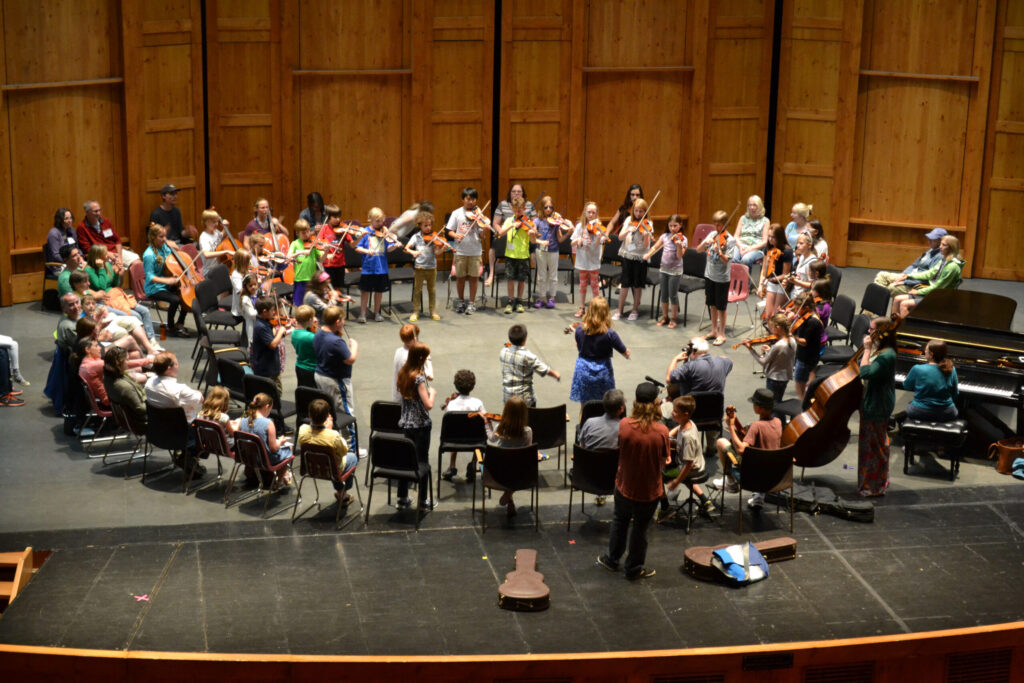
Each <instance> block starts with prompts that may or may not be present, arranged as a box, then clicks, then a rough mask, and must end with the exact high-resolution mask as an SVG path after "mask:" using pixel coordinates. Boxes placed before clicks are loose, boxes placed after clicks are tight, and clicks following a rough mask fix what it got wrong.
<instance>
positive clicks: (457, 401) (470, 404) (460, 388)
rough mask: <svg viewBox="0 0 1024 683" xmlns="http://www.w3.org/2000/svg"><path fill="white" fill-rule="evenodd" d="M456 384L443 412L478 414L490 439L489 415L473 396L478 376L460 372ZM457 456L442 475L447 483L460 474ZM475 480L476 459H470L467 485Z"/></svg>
mask: <svg viewBox="0 0 1024 683" xmlns="http://www.w3.org/2000/svg"><path fill="white" fill-rule="evenodd" d="M454 384H455V393H454V394H452V395H451V396H449V397H448V398H447V399H446V400H445V402H444V405H442V406H441V410H443V411H445V412H446V413H478V414H479V415H480V416H481V419H482V420H483V421H484V430H485V431H486V432H487V436H488V437H490V435H491V433H492V432H493V431H494V430H493V429H492V427H491V423H490V421H489V420H488V419H487V418H486V417H484V416H485V415H486V413H487V409H486V408H485V407H484V402H483V401H481V400H480V399H478V398H476V397H475V396H471V394H472V392H473V389H475V388H476V375H475V374H473V371H472V370H459V371H457V372H456V373H455V380H454ZM456 455H457V454H456V453H455V452H454V451H452V453H451V454H449V459H448V469H446V470H445V471H444V472H442V473H441V478H442V479H444V480H445V481H451V480H452V479H454V478H455V475H456V474H458V473H459V470H458V468H456V467H455V456H456ZM475 479H476V458H470V460H469V464H467V465H466V483H472V482H473V480H475Z"/></svg>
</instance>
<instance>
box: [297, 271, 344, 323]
mask: <svg viewBox="0 0 1024 683" xmlns="http://www.w3.org/2000/svg"><path fill="white" fill-rule="evenodd" d="M349 301H352V297H349V296H345V295H344V294H339V293H338V292H336V291H335V290H334V288H333V287H331V276H330V275H328V274H327V273H325V272H323V271H318V272H317V273H316V274H315V275H314V276H313V279H312V280H311V281H310V283H309V289H308V290H307V291H306V296H305V297H303V299H302V304H303V305H304V306H309V307H311V308H312V309H313V311H314V312H315V314H316V317H317V319H318V320H322V319H323V317H324V311H326V310H327V307H328V306H334V305H337V304H343V303H346V302H349Z"/></svg>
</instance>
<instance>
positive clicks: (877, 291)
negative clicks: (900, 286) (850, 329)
mask: <svg viewBox="0 0 1024 683" xmlns="http://www.w3.org/2000/svg"><path fill="white" fill-rule="evenodd" d="M860 310H861V312H864V311H867V312H868V313H874V314H875V315H889V290H888V289H886V288H885V287H883V286H882V285H876V284H875V283H874V282H869V283H868V286H867V287H866V288H865V289H864V296H862V297H861V300H860Z"/></svg>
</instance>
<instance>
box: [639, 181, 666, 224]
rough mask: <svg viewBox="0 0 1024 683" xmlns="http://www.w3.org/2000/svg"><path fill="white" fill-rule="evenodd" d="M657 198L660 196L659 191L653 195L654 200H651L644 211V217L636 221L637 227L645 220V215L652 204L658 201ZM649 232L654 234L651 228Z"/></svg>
mask: <svg viewBox="0 0 1024 683" xmlns="http://www.w3.org/2000/svg"><path fill="white" fill-rule="evenodd" d="M659 196H661V190H660V189H659V190H658V191H657V192H655V193H654V199H652V200H651V203H650V204H648V205H647V210H646V211H644V215H643V216H641V217H640V220H639V221H637V225H641V224H642V223H643V222H644V221H645V220H647V214H649V213H650V212H651V208H652V207H653V206H654V202H656V201H658V197H659ZM651 232H654V229H653V227H652V228H651Z"/></svg>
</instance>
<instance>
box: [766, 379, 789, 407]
mask: <svg viewBox="0 0 1024 683" xmlns="http://www.w3.org/2000/svg"><path fill="white" fill-rule="evenodd" d="M787 384H789V380H785V379H769V378H767V377H766V378H765V380H764V385H765V387H766V388H767V389H768V391H770V392H772V395H773V396H774V397H775V404H776V405H778V403H779V401H781V400H782V396H783V394H785V393H786V385H787Z"/></svg>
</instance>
